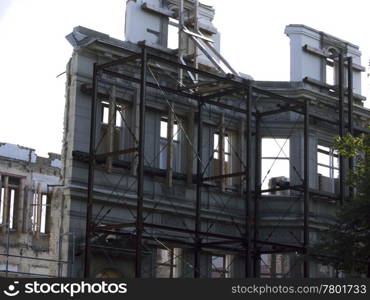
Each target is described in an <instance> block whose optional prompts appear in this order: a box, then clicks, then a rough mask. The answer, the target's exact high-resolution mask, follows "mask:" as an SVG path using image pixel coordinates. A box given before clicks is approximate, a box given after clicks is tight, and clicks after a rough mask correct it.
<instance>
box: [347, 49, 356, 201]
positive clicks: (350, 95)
mask: <svg viewBox="0 0 370 300" xmlns="http://www.w3.org/2000/svg"><path fill="white" fill-rule="evenodd" d="M347 59H348V74H347V77H348V93H347V95H348V96H347V97H348V133H349V134H351V135H352V136H353V73H352V67H353V62H352V57H351V56H349V57H348V58H347ZM348 167H349V170H350V171H353V168H354V159H353V157H350V158H349V160H348ZM353 196H354V188H353V187H352V186H350V187H349V199H350V200H352V199H353Z"/></svg>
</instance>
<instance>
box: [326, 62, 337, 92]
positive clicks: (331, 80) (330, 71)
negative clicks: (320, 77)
mask: <svg viewBox="0 0 370 300" xmlns="http://www.w3.org/2000/svg"><path fill="white" fill-rule="evenodd" d="M334 65H335V64H334V60H333V59H331V58H327V59H326V65H325V75H326V80H325V82H326V84H329V85H334V84H335V69H334Z"/></svg>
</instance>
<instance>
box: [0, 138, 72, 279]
mask: <svg viewBox="0 0 370 300" xmlns="http://www.w3.org/2000/svg"><path fill="white" fill-rule="evenodd" d="M61 166H62V164H61V157H60V155H59V154H54V153H49V157H47V158H45V157H40V156H37V155H36V153H35V150H34V149H31V148H26V147H22V146H19V145H13V144H8V143H0V191H1V193H0V230H1V233H0V254H1V256H0V276H1V277H14V276H24V277H28V276H34V277H44V276H45V277H48V276H51V275H52V276H56V275H59V276H62V272H63V271H62V270H63V268H64V269H65V270H67V267H65V266H63V265H65V264H66V263H67V262H62V261H61V260H60V259H59V260H58V258H57V257H58V255H60V254H61V250H60V248H59V247H60V246H61V243H62V240H61V239H60V237H61V236H62V235H63V233H62V232H61V231H60V228H61V226H60V225H61V224H60V221H61V212H62V207H61V202H60V201H59V200H58V201H57V199H59V198H60V195H61V191H60V190H58V188H59V187H60V171H61Z"/></svg>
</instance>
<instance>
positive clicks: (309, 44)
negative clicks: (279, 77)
mask: <svg viewBox="0 0 370 300" xmlns="http://www.w3.org/2000/svg"><path fill="white" fill-rule="evenodd" d="M214 14H215V10H214V9H213V8H212V7H210V6H207V5H204V4H202V3H199V2H198V1H197V0H167V1H161V0H146V1H144V0H136V1H134V0H129V1H127V4H126V19H125V20H126V26H125V41H122V40H118V39H114V38H112V37H110V36H109V35H107V34H105V33H100V32H97V31H93V30H91V29H88V28H84V27H81V26H79V27H76V28H74V29H73V32H72V33H70V34H69V35H68V36H67V40H68V41H69V43H70V44H71V45H72V47H73V54H72V57H71V59H70V60H69V62H68V65H67V70H66V75H67V82H66V104H65V114H64V137H63V146H62V158H61V179H60V181H59V179H58V178H57V177H53V179H51V178H50V182H48V184H49V183H50V184H55V185H57V184H58V185H60V186H55V187H54V188H52V189H48V190H47V192H45V190H43V188H44V187H45V184H39V183H37V182H35V183H33V181H32V180H28V181H27V182H28V184H29V185H30V186H29V188H28V191H29V192H28V193H29V195H30V198H27V199H28V200H22V201H23V203H32V199H33V198H32V192H31V191H34V192H33V193H34V194H35V193H36V194H39V195H41V196H40V197H41V198H40V199H41V200H38V201H41V203H44V202H45V201H46V202H45V203H47V204H46V206H47V207H49V208H50V209H49V210H46V211H47V214H49V215H50V214H51V215H52V214H53V213H55V218H54V217H47V220H50V219H51V221H46V223H45V224H49V225H46V228H47V227H48V226H49V230H50V232H49V234H48V235H45V234H44V233H43V232H40V230H41V228H44V230H45V225H42V226H41V225H35V228H37V230H38V231H39V232H36V233H33V231H32V229H33V225H32V221H30V220H33V217H32V213H31V212H30V211H28V213H27V210H25V207H23V209H22V210H21V207H18V208H17V209H16V210H17V211H18V214H22V213H23V214H24V215H23V216H24V217H23V219H22V218H21V219H22V220H23V223H24V222H26V223H27V222H29V225H24V224H21V225H19V226H21V227H22V226H23V227H25V226H26V228H28V229H27V230H26V231H25V232H23V233H16V232H14V233H13V232H12V230H9V229H8V231H10V234H9V232H8V235H6V234H5V231H3V233H2V235H1V238H2V245H3V246H2V247H3V248H2V249H5V245H6V243H7V241H6V237H7V236H8V238H9V237H10V239H11V241H10V243H9V241H8V248H7V249H8V250H7V251H10V252H9V253H16V251H18V250H16V249H15V248H14V247H15V243H16V242H17V241H16V240H17V239H18V240H19V242H21V241H20V240H21V239H24V241H22V243H24V244H27V246H28V248H27V252H24V253H27V256H33V255H36V254H34V253H37V256H38V257H41V258H45V259H50V260H52V261H50V262H49V265H50V269H49V271H48V273H47V275H48V276H74V277H83V276H84V277H98V278H104V277H139V278H148V277H156V278H163V277H164V278H186V277H189V278H193V277H194V278H198V277H203V278H204V277H210V278H224V277H227V278H237V277H284V278H285V277H334V276H338V272H337V270H334V269H332V268H331V267H327V266H322V265H320V264H318V263H316V262H315V261H309V260H307V259H304V254H305V253H306V250H307V249H308V247H309V246H310V245H312V244H314V243H315V241H317V240H318V238H319V236H320V232H321V231H322V230H324V229H325V228H327V226H328V225H329V224H333V223H334V222H335V209H336V207H337V206H338V205H341V204H342V203H344V202H345V201H347V200H350V199H351V198H352V197H353V195H354V193H355V191H354V190H353V189H351V188H348V187H347V186H346V185H345V178H346V174H348V172H349V171H350V170H351V169H352V168H353V167H354V164H353V161H352V160H346V159H344V158H343V157H341V156H339V155H338V153H337V152H336V151H335V150H334V149H333V137H335V136H338V135H339V136H344V135H346V134H347V133H351V134H353V135H360V134H362V133H366V132H368V130H367V129H366V127H367V124H369V120H370V113H369V110H368V109H366V108H365V107H364V106H363V102H364V101H365V100H366V99H365V97H364V96H362V95H361V72H363V71H364V70H365V68H364V67H363V66H361V52H360V50H359V47H358V46H356V45H354V44H352V43H350V42H347V41H344V40H341V39H339V38H337V37H334V36H331V35H329V34H326V33H323V32H321V31H318V30H316V29H313V28H310V27H308V26H305V25H299V24H293V25H288V26H286V28H285V34H286V35H287V37H288V38H289V40H290V81H284V82H283V81H257V80H254V79H253V74H250V75H246V74H244V73H241V72H240V71H238V70H237V69H236V68H235V67H234V66H231V65H230V64H229V63H228V61H227V60H226V59H225V58H224V57H223V56H222V55H221V54H220V43H221V39H220V33H219V31H218V29H217V28H216V27H215V26H214V25H213V23H212V21H213V18H214ZM0 151H1V147H0ZM49 160H50V159H49ZM49 160H48V161H49ZM17 163H19V164H20V165H21V166H22V168H25V167H23V165H26V164H30V163H31V165H32V162H31V161H27V162H23V161H22V162H18V161H17V160H16V161H14V162H12V163H11V164H15V165H16V164H17ZM45 163H46V161H44V164H45ZM6 164H8V163H6ZM50 164H51V162H50ZM36 165H37V160H36ZM36 165H35V167H36ZM7 166H8V167H9V168H10V165H9V164H8V165H7ZM14 168H15V169H17V170H18V168H17V167H14ZM37 168H42V170H43V172H54V171H55V170H59V169H58V168H56V169H55V167H53V166H52V165H50V166H48V167H46V166H44V167H42V166H39V165H37ZM53 168H54V169H53ZM53 170H54V171H53ZM14 172H15V174H18V173H17V172H16V171H14ZM22 172H25V171H24V170H23V171H22ZM22 172H21V171H19V173H20V174H23V173H22ZM4 174H5V173H4ZM47 174H49V173H47ZM20 176H26V177H27V176H28V175H20ZM54 176H56V175H54ZM5 178H7V177H6V175H3V173H2V186H3V187H8V188H7V189H6V191H7V192H6V193H7V194H6V196H3V194H2V199H9V195H10V194H11V189H12V186H13V185H11V182H13V181H12V180H10V179H7V180H6V181H5ZM9 178H10V177H9ZM17 178H19V177H17ZM17 182H19V184H20V183H21V181H17ZM22 182H23V181H22ZM12 184H14V183H12ZM22 184H26V183H22ZM48 184H47V185H46V188H47V187H48V186H50V185H48ZM4 191H5V190H4ZM35 191H36V192H35ZM4 193H5V192H4ZM9 193H10V194H9ZM44 193H45V195H47V197H46V198H45V199H46V200H45V201H44V200H42V199H43V198H42V197H43V196H42V195H44ZM4 195H5V194H4ZM48 197H49V198H48ZM22 199H26V198H22ZM37 199H39V198H37ZM49 199H51V200H49ZM24 201H26V202H24ZM27 201H31V202H27ZM43 201H44V202H43ZM5 202H6V200H2V203H5ZM8 202H9V201H8ZM8 202H6V203H8ZM19 203H20V202H19ZM6 205H9V204H6ZM6 205H5V204H2V207H5V208H3V211H5V210H6V207H8V206H6ZM14 207H16V206H14ZM40 207H41V211H42V207H43V204H41V206H40ZM54 209H55V211H54ZM3 215H4V216H5V214H3ZM41 215H42V213H41ZM21 219H19V220H21ZM4 220H5V221H6V219H4ZM15 220H16V219H15ZM25 220H28V221H25ZM50 223H51V224H50ZM27 224H28V223H27ZM27 226H28V227H27ZM19 228H20V227H19ZM56 241H59V242H56ZM9 245H10V246H9ZM4 251H6V250H4ZM24 251H26V250H24ZM4 253H5V252H4ZM5 254H6V253H5ZM17 255H19V253H17ZM25 255H26V254H25ZM4 257H5V258H4ZM4 259H6V256H3V257H2V258H1V265H2V266H3V261H4ZM17 259H18V260H17ZM8 260H9V266H10V265H12V268H14V270H15V267H14V266H15V265H16V264H18V269H17V271H22V272H23V271H24V272H25V273H33V271H32V270H31V269H29V270H28V269H27V270H24V269H23V268H21V267H19V264H20V262H19V258H14V259H13V258H12V257H10V256H8ZM16 262H17V263H16ZM27 264H29V265H31V262H27ZM46 264H47V261H44V262H40V265H46ZM9 266H8V267H7V268H8V269H10V268H9ZM52 266H53V267H52ZM36 271H37V272H36ZM36 271H35V273H40V272H41V271H39V270H36ZM41 273H42V272H41ZM42 274H44V273H42Z"/></svg>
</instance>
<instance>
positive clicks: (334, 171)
mask: <svg viewBox="0 0 370 300" xmlns="http://www.w3.org/2000/svg"><path fill="white" fill-rule="evenodd" d="M317 173H318V183H319V190H322V191H326V192H330V193H335V192H336V184H337V178H338V177H339V158H338V152H337V151H336V150H333V149H332V148H331V147H327V146H323V145H317Z"/></svg>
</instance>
